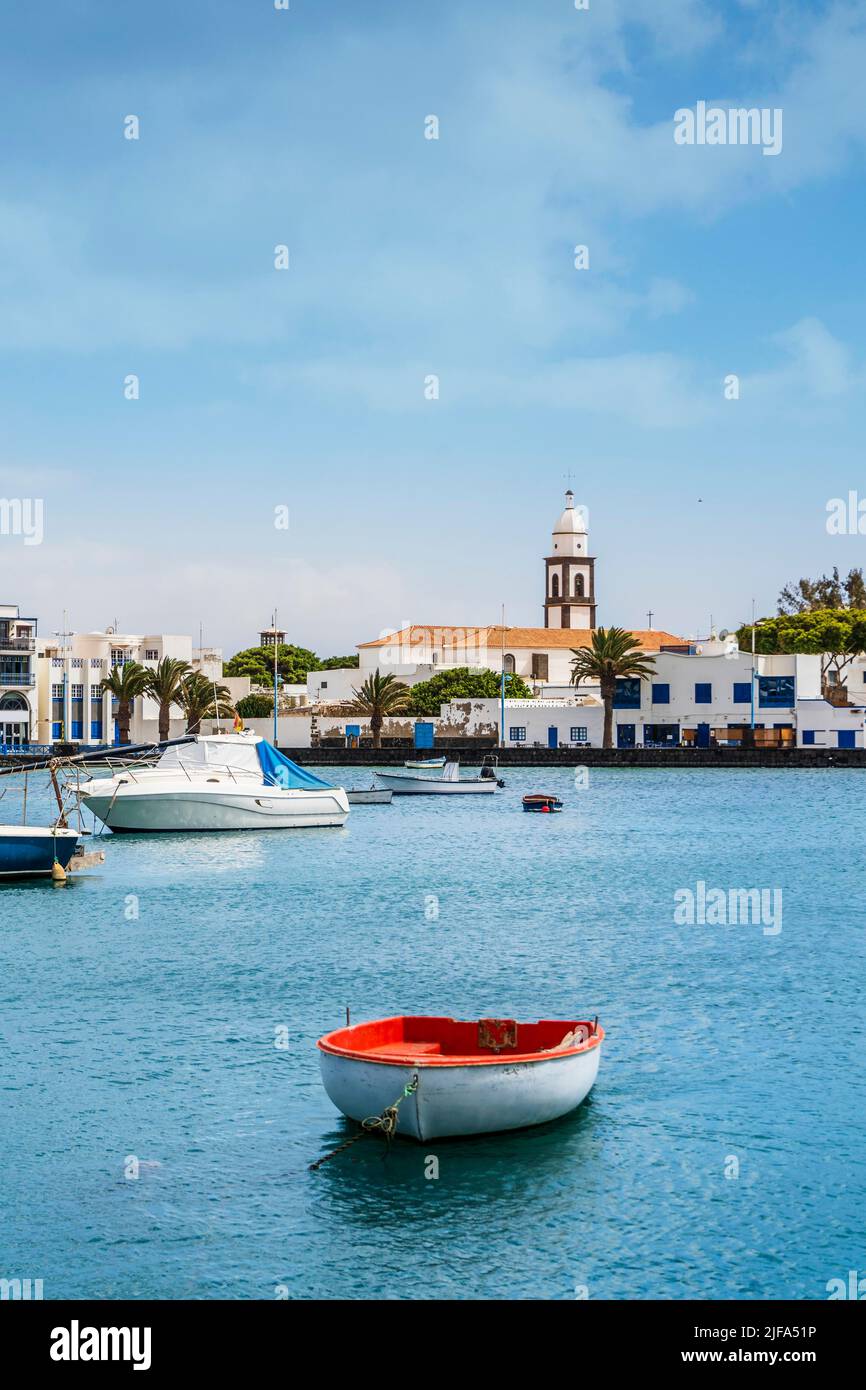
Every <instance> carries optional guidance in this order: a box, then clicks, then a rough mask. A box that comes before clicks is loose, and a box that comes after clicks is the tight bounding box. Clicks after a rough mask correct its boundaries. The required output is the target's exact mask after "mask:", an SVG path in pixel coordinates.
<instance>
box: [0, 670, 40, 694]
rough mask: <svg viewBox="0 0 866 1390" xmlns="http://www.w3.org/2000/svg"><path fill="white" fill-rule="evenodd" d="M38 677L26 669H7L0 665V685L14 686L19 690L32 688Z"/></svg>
mask: <svg viewBox="0 0 866 1390" xmlns="http://www.w3.org/2000/svg"><path fill="white" fill-rule="evenodd" d="M35 684H36V677H35V676H34V675H32V674H31V673H30V672H26V671H6V670H4V669H3V667H2V666H0V686H4V685H6V686H12V687H14V688H15V689H17V690H32V689H33V687H34V686H35Z"/></svg>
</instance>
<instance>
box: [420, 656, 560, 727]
mask: <svg viewBox="0 0 866 1390" xmlns="http://www.w3.org/2000/svg"><path fill="white" fill-rule="evenodd" d="M501 688H502V676H501V673H500V672H498V671H470V669H469V667H468V666H453V667H451V668H450V669H449V670H447V671H439V672H437V674H436V675H435V676H431V678H430V680H429V681H419V683H418V684H417V685H413V686H412V690H411V694H410V698H409V710H410V713H412V714H427V715H429V714H438V713H439V707H440V705H447V704H448V702H449V700H494V699H498V698H499V694H500V691H501ZM505 698H506V699H507V700H531V699H532V691H531V690H530V688H529V686H528V685H527V684H526V682H525V681H523V680H521V678H520V676H506V677H505Z"/></svg>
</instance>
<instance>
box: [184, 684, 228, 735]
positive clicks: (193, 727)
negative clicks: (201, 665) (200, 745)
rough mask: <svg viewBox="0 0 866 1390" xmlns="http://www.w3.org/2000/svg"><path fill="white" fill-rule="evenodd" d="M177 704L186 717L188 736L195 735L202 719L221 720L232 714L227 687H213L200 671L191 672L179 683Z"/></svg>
mask: <svg viewBox="0 0 866 1390" xmlns="http://www.w3.org/2000/svg"><path fill="white" fill-rule="evenodd" d="M177 703H178V704H179V705H180V707H181V709H182V710H183V712H184V714H185V715H186V731H187V733H188V734H197V733H198V732H199V731H200V729H201V722H202V720H203V719H221V718H224V717H225V718H227V717H228V716H229V715H232V714H234V706H233V705H232V702H231V694H230V693H229V690H228V687H227V686H225V685H215V684H214V682H213V681H209V680H208V678H207V676H203V675H202V674H201V672H200V671H192V672H191V673H190V674H189V675H188V676H186V677H185V678H184V679H183V680H182V681H181V684H180V688H179V690H178V695H177Z"/></svg>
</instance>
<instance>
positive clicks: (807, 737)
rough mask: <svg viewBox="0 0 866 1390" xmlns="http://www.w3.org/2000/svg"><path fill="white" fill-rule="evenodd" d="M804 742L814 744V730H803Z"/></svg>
mask: <svg viewBox="0 0 866 1390" xmlns="http://www.w3.org/2000/svg"><path fill="white" fill-rule="evenodd" d="M803 742H804V743H814V742H815V730H814V729H804V730H803Z"/></svg>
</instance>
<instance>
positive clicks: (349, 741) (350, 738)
mask: <svg viewBox="0 0 866 1390" xmlns="http://www.w3.org/2000/svg"><path fill="white" fill-rule="evenodd" d="M360 746H361V725H360V724H347V725H346V747H347V748H359V747H360Z"/></svg>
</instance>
